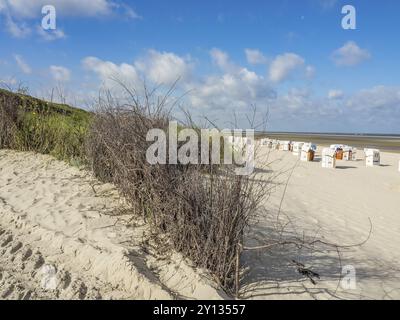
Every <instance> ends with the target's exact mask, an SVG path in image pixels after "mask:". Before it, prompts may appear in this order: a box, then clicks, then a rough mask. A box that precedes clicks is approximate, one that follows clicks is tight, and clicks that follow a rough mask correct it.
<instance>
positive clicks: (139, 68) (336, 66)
mask: <svg viewBox="0 0 400 320" xmlns="http://www.w3.org/2000/svg"><path fill="white" fill-rule="evenodd" d="M46 4H52V5H54V7H55V8H56V13H57V16H56V17H57V29H56V30H50V31H45V30H43V29H42V28H41V27H40V25H41V20H42V17H43V15H42V14H41V8H42V6H43V5H46ZM347 4H349V5H353V6H354V7H355V8H356V18H357V24H356V30H344V29H343V28H342V26H341V20H342V18H343V16H344V15H343V14H342V13H341V11H342V7H343V6H344V5H347ZM399 30H400V2H399V1H398V0H384V1H378V0H370V1H360V0H359V1H356V0H350V1H340V0H299V1H295V0H286V1H228V0H224V1H187V0H186V1H183V0H180V1H177V0H176V1H174V0H170V1H161V0H159V1H155V0H146V1H144V0H143V1H122V0H121V1H120V0H86V1H84V0H69V1H66V0H54V1H51V0H46V1H44V0H31V1H24V0H0V44H1V47H0V48H1V50H0V85H2V86H9V87H16V86H17V85H18V83H19V82H22V83H23V84H24V85H25V86H27V87H29V90H30V93H31V94H33V95H36V96H39V97H44V98H47V99H48V98H49V97H50V96H51V94H50V92H51V91H52V89H53V88H57V92H58V91H60V92H62V93H63V94H62V95H63V96H65V99H66V100H67V102H69V103H72V104H75V105H78V106H81V107H88V106H90V101H91V97H94V96H96V95H97V93H98V91H99V89H100V88H104V87H113V86H114V85H115V83H113V82H112V81H110V78H111V77H118V78H120V79H122V80H123V81H125V82H128V83H129V84H130V85H132V86H140V84H141V81H142V79H143V78H145V79H146V82H147V83H149V84H150V85H154V86H156V85H158V84H162V85H164V86H165V87H168V86H169V85H170V84H171V83H172V82H173V81H174V80H176V79H177V78H178V77H179V78H180V80H179V83H178V88H177V94H180V93H181V92H189V93H188V94H187V95H186V96H185V98H184V99H183V100H182V103H183V104H184V106H185V108H187V109H189V110H190V111H191V112H192V113H193V114H194V115H197V116H202V115H205V116H207V117H208V118H210V119H213V120H214V121H215V122H217V123H218V124H220V126H222V127H223V126H225V125H226V122H227V120H231V119H232V116H231V115H232V113H233V112H235V113H237V115H238V118H239V125H240V126H241V127H245V126H246V124H245V122H244V120H243V119H244V115H245V114H248V113H249V112H251V111H250V110H251V108H250V106H251V105H252V104H255V105H257V109H258V111H259V112H260V114H261V113H263V112H266V111H267V110H269V117H270V118H269V123H268V125H269V129H270V130H284V131H331V132H376V133H400V63H399V60H400V59H399V58H400V41H399V40H398V38H399V35H398V33H399ZM260 116H261V115H260Z"/></svg>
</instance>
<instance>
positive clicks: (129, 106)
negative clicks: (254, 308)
mask: <svg viewBox="0 0 400 320" xmlns="http://www.w3.org/2000/svg"><path fill="white" fill-rule="evenodd" d="M124 89H125V90H126V93H128V99H127V100H126V99H124V100H123V101H121V100H117V99H115V98H114V97H113V96H112V94H110V93H109V92H107V93H106V94H104V95H102V96H101V98H100V99H99V102H98V104H97V106H96V110H95V116H94V119H93V123H92V127H91V129H90V133H89V137H88V141H87V156H88V159H89V162H90V164H91V167H92V170H93V172H94V174H95V175H96V176H97V177H98V178H100V179H102V180H105V181H108V182H112V183H114V184H115V185H116V186H117V188H118V189H119V190H120V192H121V194H122V195H123V196H124V197H125V198H126V199H127V200H128V201H129V202H130V204H131V206H132V211H133V212H132V213H133V214H137V215H142V216H143V217H144V218H145V219H146V220H147V221H149V222H150V225H151V227H152V228H153V230H155V231H156V233H158V234H162V235H167V236H168V239H169V241H168V243H169V244H170V246H171V247H172V249H175V250H177V251H179V252H181V253H183V255H184V256H185V257H188V258H189V259H191V261H192V262H193V263H194V264H195V265H196V266H197V267H202V268H206V269H208V270H209V271H210V272H211V274H212V275H214V277H215V279H216V280H217V281H218V282H219V284H220V285H221V287H222V288H224V289H226V290H227V291H230V292H232V290H233V289H234V288H235V285H236V287H237V286H238V268H239V266H238V253H239V252H240V250H239V249H240V246H241V243H242V240H243V235H244V232H245V228H246V227H247V226H248V223H249V220H250V218H251V216H252V215H253V214H254V213H255V211H256V210H257V208H258V206H259V204H260V202H261V201H262V198H263V197H264V196H265V192H264V191H263V188H262V187H260V184H261V183H262V182H260V181H259V180H257V179H254V177H251V176H238V175H236V174H235V172H234V167H233V166H232V165H222V164H221V165H204V164H203V165H196V164H188V165H183V164H180V163H178V164H177V165H172V164H167V165H161V164H156V165H151V164H149V163H148V161H147V160H146V150H147V148H148V147H149V145H150V144H151V143H150V142H147V141H146V135H147V133H148V131H149V130H150V129H154V128H159V129H164V130H165V132H166V131H167V130H168V124H169V121H170V120H172V116H171V114H170V107H171V105H170V104H169V103H168V100H169V97H170V93H171V92H170V91H169V92H168V93H167V94H166V95H164V96H163V97H158V96H157V95H156V93H155V92H148V91H147V90H146V89H145V92H144V94H143V95H142V96H141V97H140V96H139V95H138V94H136V92H135V91H130V90H128V89H127V88H126V87H124ZM190 123H191V124H190V126H191V127H192V128H196V126H194V125H193V123H192V122H191V121H190ZM185 127H187V125H185ZM167 163H168V161H167Z"/></svg>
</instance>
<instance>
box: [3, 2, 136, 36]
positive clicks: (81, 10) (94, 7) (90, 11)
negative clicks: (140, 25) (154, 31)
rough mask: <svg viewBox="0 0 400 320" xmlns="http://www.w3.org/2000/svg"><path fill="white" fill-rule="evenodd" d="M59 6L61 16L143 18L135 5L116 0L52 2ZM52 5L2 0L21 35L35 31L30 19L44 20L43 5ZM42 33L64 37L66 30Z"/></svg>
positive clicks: (11, 28) (11, 27)
mask: <svg viewBox="0 0 400 320" xmlns="http://www.w3.org/2000/svg"><path fill="white" fill-rule="evenodd" d="M50 4H51V5H53V6H54V7H55V9H56V14H57V16H61V17H65V16H72V17H75V16H79V17H94V18H95V17H99V16H110V15H115V16H125V17H128V18H129V19H141V16H140V15H139V14H137V13H136V11H135V10H134V9H132V8H131V7H130V6H128V5H126V4H124V3H116V2H114V1H112V0H84V1H82V0H53V1H51V3H50ZM45 5H49V1H48V0H29V1H28V0H0V14H1V15H2V16H4V21H5V26H6V29H7V31H8V32H9V33H10V34H11V35H12V36H13V37H17V38H23V37H26V36H27V35H29V34H30V33H31V27H30V26H29V23H28V22H32V20H33V19H35V20H37V21H40V20H41V19H42V17H43V15H42V13H41V9H42V7H43V6H45ZM38 33H39V35H40V36H41V37H42V38H44V39H45V40H55V39H60V38H63V37H64V36H65V35H64V32H63V31H62V30H59V29H57V30H56V31H52V32H45V31H44V30H42V31H39V30H38Z"/></svg>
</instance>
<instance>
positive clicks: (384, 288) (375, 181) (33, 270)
mask: <svg viewBox="0 0 400 320" xmlns="http://www.w3.org/2000/svg"><path fill="white" fill-rule="evenodd" d="M361 153H362V152H359V155H358V157H359V159H360V160H359V161H356V162H344V161H340V162H339V163H338V167H339V168H338V169H336V170H330V169H323V168H321V163H320V162H318V161H316V162H312V163H302V162H299V163H297V159H296V157H294V156H293V155H292V154H291V153H288V152H280V151H274V152H272V153H271V154H269V155H268V156H267V154H268V149H267V148H264V149H263V150H262V162H264V163H267V162H271V161H273V160H276V159H279V161H276V162H273V163H272V164H270V165H269V166H267V167H263V171H262V172H263V173H262V177H261V178H262V179H268V178H270V177H271V176H273V175H276V174H277V173H281V174H280V175H279V176H278V177H276V178H275V181H274V183H273V184H272V186H274V190H273V191H274V192H273V194H272V195H271V197H270V199H269V200H268V201H267V202H266V203H265V207H266V209H267V211H268V212H269V215H268V216H261V217H259V220H257V221H256V223H255V224H254V226H253V227H252V230H251V232H250V235H249V237H248V239H247V241H246V245H249V246H254V245H259V244H263V243H270V242H273V241H274V240H276V238H277V237H278V235H277V233H276V229H275V228H274V226H276V223H277V212H278V208H279V205H280V201H281V198H282V194H283V190H284V185H285V182H286V181H287V179H288V178H289V175H290V172H291V170H290V169H291V168H293V167H295V170H294V172H293V175H292V176H291V178H290V180H289V185H288V188H287V192H286V195H285V199H284V202H283V205H282V208H281V213H280V216H279V217H280V218H279V223H284V222H287V221H289V220H290V221H291V222H290V223H289V224H288V225H286V228H285V229H284V231H285V232H284V234H283V239H289V240H290V239H293V234H295V235H297V236H299V237H302V236H303V235H304V236H305V237H313V236H315V237H317V238H322V239H324V240H325V241H328V242H334V243H337V244H341V245H350V244H356V243H359V242H361V241H363V240H364V239H365V238H366V237H367V236H368V233H369V228H370V224H369V220H368V218H370V219H371V221H372V226H373V230H372V234H371V236H370V238H369V240H368V241H367V242H366V243H365V244H364V245H362V246H361V247H353V248H347V249H341V250H340V259H339V258H338V254H337V252H336V251H335V250H332V249H330V250H328V249H329V248H326V247H324V246H322V245H317V246H314V248H313V250H311V249H310V248H302V249H298V248H295V247H293V246H285V247H274V248H273V249H271V250H268V251H265V250H261V251H249V252H245V253H244V255H243V262H244V263H245V265H246V266H247V267H248V268H249V269H248V272H247V273H246V276H245V278H244V281H243V284H244V288H243V290H242V293H243V295H244V297H245V298H253V299H341V298H344V299H380V298H385V299H390V298H400V272H399V269H400V264H399V263H400V172H398V160H399V159H400V155H395V154H390V153H383V154H382V164H383V165H384V166H381V167H376V168H366V167H365V164H364V161H363V160H361V159H363V156H362V154H361ZM317 160H318V159H317ZM269 170H271V171H269ZM269 186H271V185H269ZM124 206H125V204H124V203H122V202H121V200H120V199H119V197H118V195H117V192H116V191H115V189H114V188H113V186H112V185H107V184H102V183H99V182H98V181H96V180H95V179H93V178H91V177H90V175H89V174H88V173H87V172H85V171H81V170H78V169H77V168H74V167H70V166H68V165H67V164H65V163H63V162H60V161H56V160H54V159H53V158H52V157H49V156H43V155H37V154H33V153H17V152H14V151H8V150H2V151H0V299H19V298H31V299H45V298H51V299H57V298H58V299H63V298H67V299H69V298H73V299H96V298H103V299H164V298H165V299H173V298H189V299H220V298H226V296H225V295H224V294H223V293H221V292H220V291H218V290H216V289H215V284H214V283H213V282H212V281H210V280H209V279H208V277H207V276H206V273H205V272H204V271H201V270H194V269H193V268H192V267H190V265H189V262H187V261H185V260H183V259H182V258H181V257H180V256H179V255H178V254H172V255H165V256H160V254H159V253H155V252H154V250H152V246H151V242H150V243H149V236H148V229H147V227H146V225H145V224H144V223H143V222H142V221H140V219H138V218H135V219H134V220H130V218H131V217H129V216H125V215H121V216H118V217H115V216H110V214H111V213H114V214H115V213H116V212H118V208H123V207H124ZM127 222H128V223H127ZM126 225H128V226H126ZM255 238H257V239H255ZM292 259H294V260H296V261H298V262H301V263H303V264H304V265H305V266H306V267H307V268H310V269H311V270H313V271H315V272H317V273H318V274H319V275H320V277H321V279H319V280H318V279H316V284H315V285H313V284H312V283H311V282H310V280H309V279H307V278H306V277H304V276H302V275H300V274H299V273H298V272H297V271H296V268H295V266H294V265H293V263H292V262H291V260H292ZM341 265H342V266H343V265H353V266H354V267H355V270H356V289H351V290H349V289H344V288H342V286H341V285H340V283H339V279H340V278H339V275H340V272H341ZM52 268H54V270H55V271H54V272H56V273H55V276H54V277H51V271H52ZM46 270H47V273H43V272H44V271H46ZM49 274H50V277H49ZM52 279H56V281H55V284H56V287H55V288H53V287H51V284H52V282H51V281H52ZM46 281H47V282H46Z"/></svg>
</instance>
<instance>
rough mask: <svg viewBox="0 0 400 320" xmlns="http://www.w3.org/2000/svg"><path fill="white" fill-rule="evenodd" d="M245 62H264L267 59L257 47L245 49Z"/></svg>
mask: <svg viewBox="0 0 400 320" xmlns="http://www.w3.org/2000/svg"><path fill="white" fill-rule="evenodd" d="M245 53H246V59H247V62H248V63H250V64H264V63H266V62H267V61H268V59H267V58H266V57H265V56H264V55H263V54H262V52H261V51H260V50H257V49H245Z"/></svg>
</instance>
